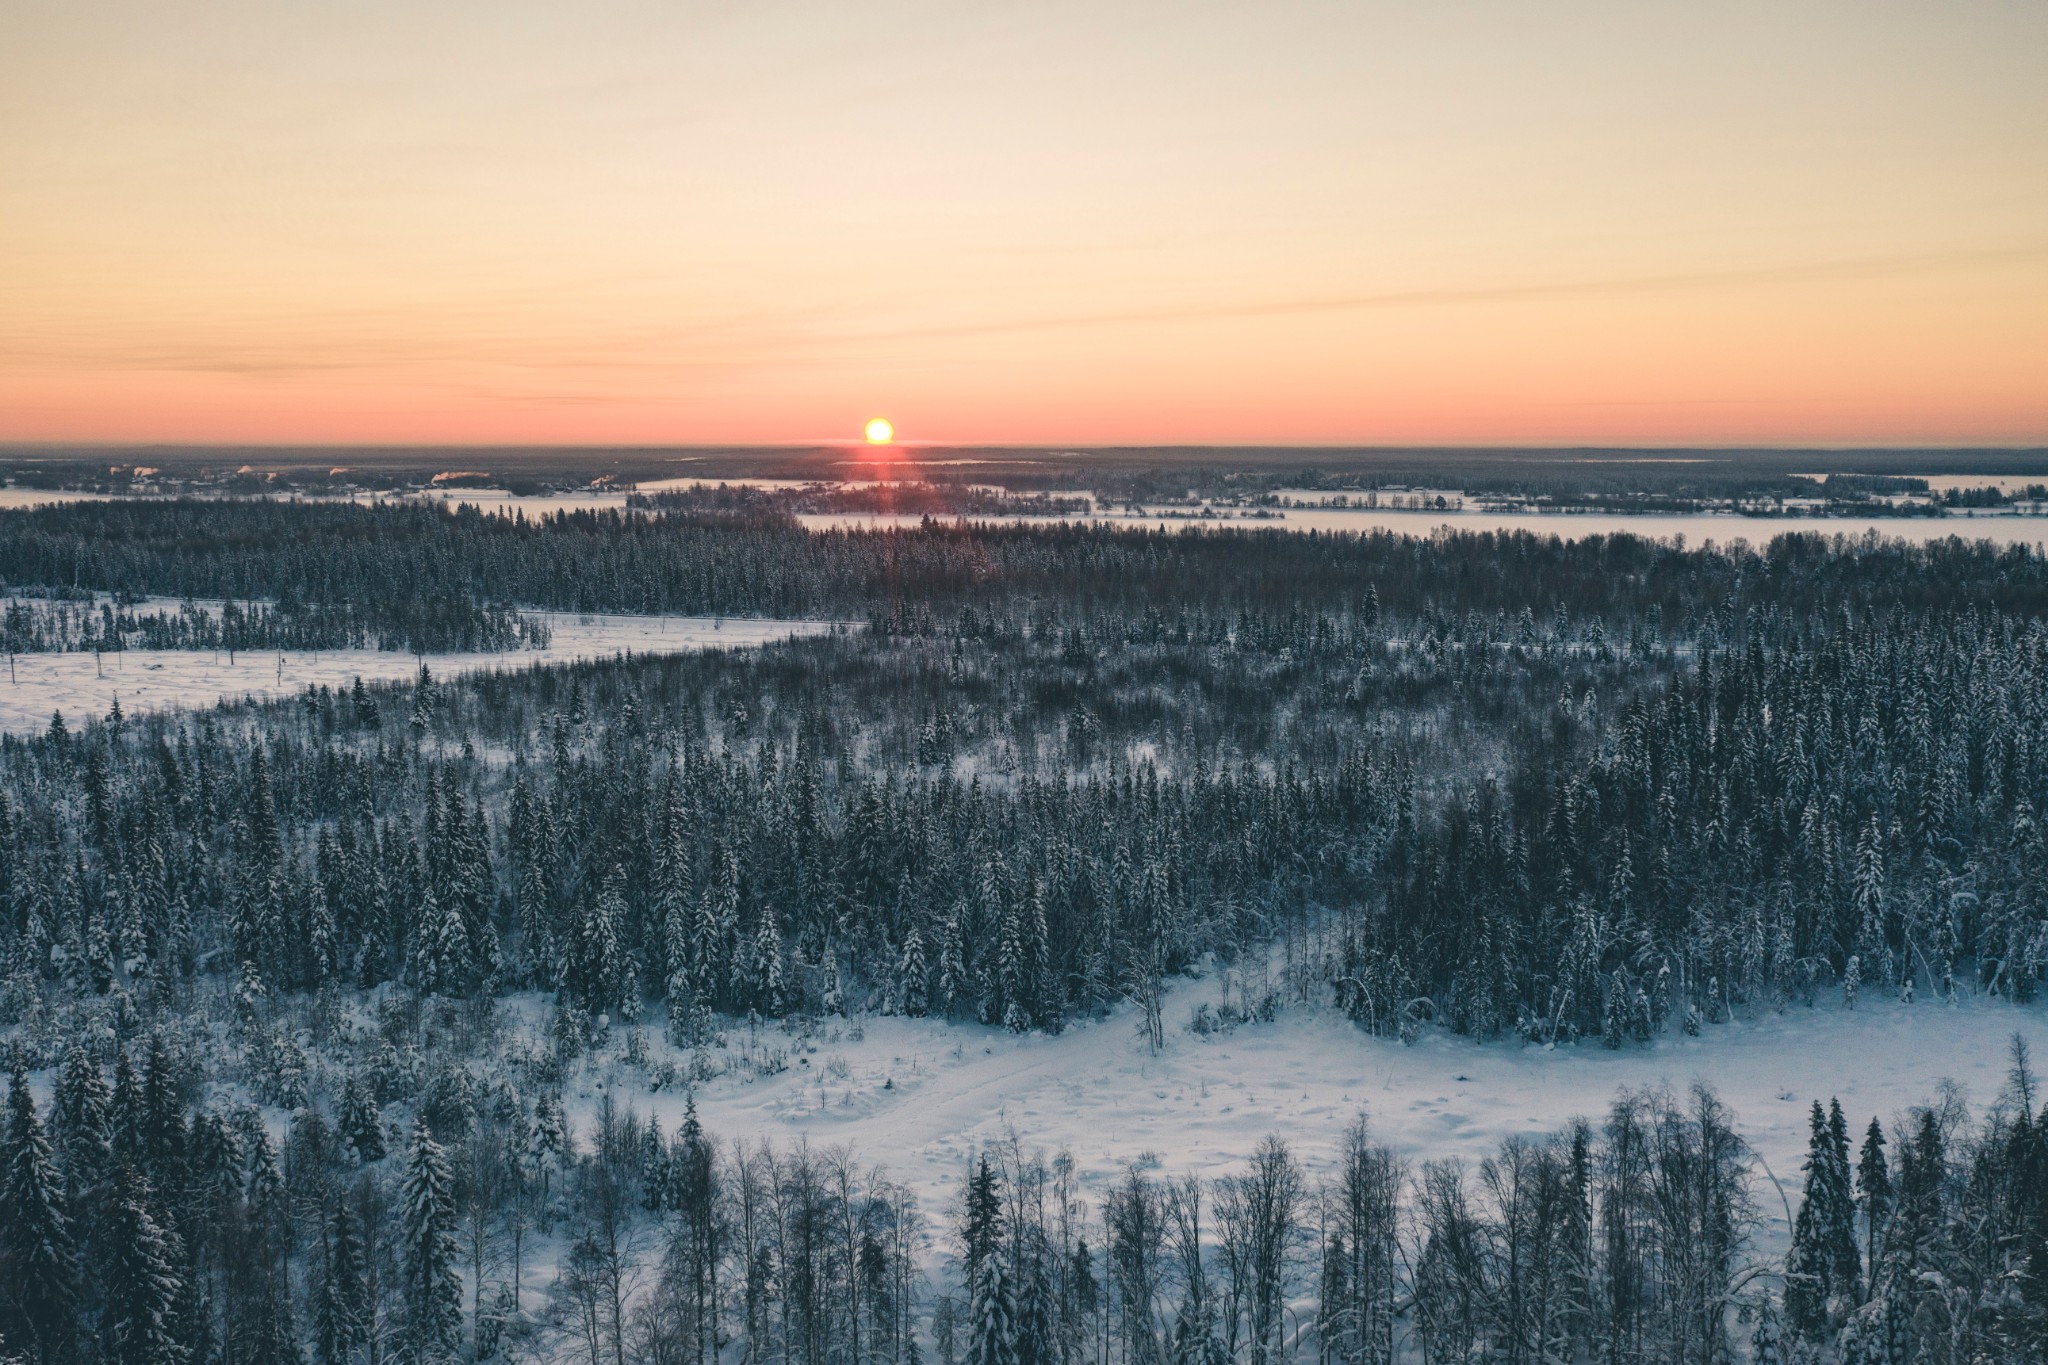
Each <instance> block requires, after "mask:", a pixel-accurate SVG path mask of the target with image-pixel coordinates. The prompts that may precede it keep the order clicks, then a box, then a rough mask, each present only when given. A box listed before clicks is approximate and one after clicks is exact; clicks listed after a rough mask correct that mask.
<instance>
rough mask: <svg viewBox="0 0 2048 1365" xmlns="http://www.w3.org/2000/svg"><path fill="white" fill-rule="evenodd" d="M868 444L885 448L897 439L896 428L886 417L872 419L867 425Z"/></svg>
mask: <svg viewBox="0 0 2048 1365" xmlns="http://www.w3.org/2000/svg"><path fill="white" fill-rule="evenodd" d="M867 435H868V444H869V445H871V446H885V445H887V444H889V442H891V441H893V440H895V439H896V428H895V427H894V426H893V425H891V424H890V422H889V419H888V418H886V417H870V418H869V419H868V425H867Z"/></svg>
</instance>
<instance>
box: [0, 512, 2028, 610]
mask: <svg viewBox="0 0 2048 1365" xmlns="http://www.w3.org/2000/svg"><path fill="white" fill-rule="evenodd" d="M1730 529H1731V531H1734V532H1739V531H1741V530H1742V529H1743V528H1742V526H1741V524H1740V523H1736V524H1733V525H1731V528H1730ZM0 581H5V582H11V583H33V584H45V585H55V586H58V587H63V588H76V589H92V590H98V591H104V592H111V593H119V594H126V595H129V596H131V597H141V596H147V595H157V596H167V597H176V598H199V599H213V600H235V601H242V602H249V601H266V602H271V603H275V604H276V609H277V610H278V611H280V612H290V611H293V610H296V609H298V608H299V607H300V606H301V605H302V604H303V605H314V604H317V605H322V606H344V605H347V606H352V607H353V608H354V609H355V610H356V611H357V612H358V613H359V614H360V615H362V616H363V617H364V618H365V619H368V620H373V621H390V622H392V623H394V624H395V625H401V626H402V625H405V624H406V623H410V622H418V623H419V625H420V630H421V632H422V633H423V634H424V633H431V632H432V631H433V630H437V629H442V628H444V627H442V626H439V625H437V624H436V623H438V622H442V621H443V620H444V619H445V618H446V617H447V616H448V615H449V614H454V615H455V616H461V615H462V614H464V613H470V614H474V613H478V612H481V611H482V609H483V608H484V607H485V606H487V605H496V606H515V607H516V606H524V607H551V608H557V609H562V610H569V611H623V612H682V613H689V614H704V615H712V614H716V615H734V616H777V617H830V618H838V619H846V618H856V619H858V618H869V619H891V620H900V619H918V618H920V617H923V616H927V615H929V614H931V613H934V612H936V613H951V612H953V611H957V610H958V609H959V608H961V607H963V606H966V605H976V606H979V605H985V604H1000V605H1004V606H1005V607H1006V608H1013V607H1015V606H1018V605H1020V604H1023V603H1026V602H1029V603H1032V604H1034V605H1035V606H1036V607H1037V609H1039V610H1041V611H1043V612H1047V613H1052V614H1055V615H1058V616H1060V617H1062V618H1067V619H1073V618H1085V617H1086V616H1087V615H1088V614H1090V613H1092V612H1098V611H1107V612H1115V613H1124V614H1129V613H1144V612H1148V611H1157V612H1169V613H1170V612H1174V611H1179V610H1183V609H1203V610H1232V609H1236V608H1240V607H1245V608H1258V609H1261V610H1274V609H1282V608H1290V607H1293V608H1300V609H1302V610H1307V611H1317V612H1332V611H1361V610H1364V609H1365V604H1366V600H1367V597H1368V596H1369V595H1376V597H1377V599H1378V601H1379V602H1380V603H1382V604H1383V605H1384V606H1385V607H1386V608H1387V609H1389V610H1391V611H1394V612H1397V613H1399V614H1402V615H1404V616H1411V617H1419V616H1421V615H1423V614H1424V613H1426V612H1429V611H1450V612H1463V611H1502V612H1506V613H1509V614H1510V615H1513V614H1518V613H1520V612H1523V611H1534V612H1537V613H1540V614H1548V613H1549V612H1551V611H1552V610H1553V609H1554V608H1556V607H1557V606H1559V605H1562V606H1563V607H1565V608H1566V609H1567V610H1569V611H1571V612H1572V613H1574V614H1575V615H1578V616H1583V617H1591V616H1602V617H1605V618H1607V619H1608V620H1609V621H1610V622H1614V623H1616V624H1617V625H1620V624H1621V623H1625V622H1626V621H1629V620H1648V619H1650V618H1652V617H1657V618H1660V619H1661V620H1662V621H1663V622H1664V623H1665V624H1666V627H1667V628H1668V629H1674V630H1675V629H1679V628H1681V627H1682V625H1683V623H1686V622H1688V621H1691V622H1697V621H1699V620H1701V619H1703V618H1704V617H1705V615H1706V614H1708V613H1709V612H1711V611H1713V610H1715V609H1716V608H1717V607H1718V606H1719V604H1720V603H1721V602H1723V601H1724V600H1729V599H1739V600H1740V601H1741V602H1742V603H1743V604H1744V609H1748V608H1750V607H1754V608H1757V609H1766V608H1773V607H1775V608H1780V609H1784V610H1787V611H1792V612H1795V613H1797V614H1799V615H1801V616H1809V615H1812V614H1814V613H1816V612H1824V611H1825V610H1826V609H1828V608H1830V607H1834V606H1840V607H1848V608H1851V609H1861V608H1866V607H1868V608H1877V609H1881V610H1890V609H1892V608H1894V607H1903V608H1905V609H1908V610H1916V611H1926V610H1946V611H1953V612H1967V611H1970V610H1973V609H1975V608H1978V607H1989V608H1995V609H1997V610H2001V611H2016V612H2020V613H2022V614H2027V615H2033V614H2038V613H2040V612H2042V611H2043V610H2044V608H2048V561H2044V560H2043V558H2042V557H2041V555H2039V554H2038V553H2036V552H2035V551H2033V550H2031V549H2029V548H2027V547H2024V546H2014V547H2006V548H1999V547H1994V546H1991V545H1989V544H1987V543H1983V542H1965V541H1962V540H1949V541H1943V542H1936V543H1932V544H1928V545H1924V546H1909V545H1904V544H1897V543H1885V542H1879V541H1877V540H1876V539H1875V538H1872V539H1871V540H1869V541H1868V542H1867V543H1852V542H1845V541H1830V540H1825V539H1822V538H1819V537H1805V538H1799V537H1780V538H1778V539H1776V540H1774V541H1772V542H1771V543H1770V544H1769V546H1768V547H1767V548H1762V549H1759V550H1752V551H1750V552H1747V553H1742V554H1724V555H1702V554H1696V553H1690V552H1687V551H1682V550H1679V549H1676V548H1673V547H1672V546H1670V545H1665V544H1660V543H1657V542H1654V541H1647V540H1642V539H1638V538H1636V537H1632V536H1626V535H1623V536H1611V537H1592V538H1589V539H1585V540H1579V541H1564V540H1561V539H1558V538H1556V537H1547V536H1537V535H1531V534H1526V533H1512V534H1510V533H1502V534H1481V535H1445V536H1441V537H1437V538H1433V539H1414V538H1411V537H1407V536H1403V535H1396V534H1392V533H1384V532H1379V533H1372V534H1367V535H1349V534H1314V533H1311V534H1299V533H1294V532H1289V531H1281V530H1247V529H1205V530H1200V531H1180V530H1173V531H1145V530H1133V529H1118V528H1112V527H1105V526H1080V525H1059V526H1052V527H1046V526H1041V525H1036V524H1031V525H972V526H961V525H958V524H953V523H944V524H940V523H934V524H931V525H924V526H915V527H905V528H896V529H849V530H833V531H824V532H815V533H813V532H806V531H805V530H804V529H803V527H802V526H801V525H800V524H799V523H798V522H797V521H796V519H795V517H794V516H792V515H790V514H789V513H788V512H786V511H784V510H781V509H779V508H773V507H769V508H758V509H742V510H734V511H687V512H685V511H674V512H666V513H658V514H653V515H650V514H647V513H643V512H603V511H594V512H593V511H581V512H558V513H554V514H551V515H549V516H547V517H545V518H542V519H539V520H537V521H528V520H525V519H523V518H510V519H508V518H503V517H495V516H486V515H484V514H482V513H480V512H477V511H475V510H474V509H470V508H463V509H459V510H454V511H450V510H447V509H445V508H441V507H427V506H378V507H364V506H356V505H352V504H333V503H320V504H293V503H282V502H218V501H216V502H143V501H136V502H99V503H74V504H70V505H67V506H60V507H48V508H39V509H35V510H33V511H14V512H5V513H0ZM1624 628H1625V627H1624Z"/></svg>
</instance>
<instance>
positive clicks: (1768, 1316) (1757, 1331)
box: [1749, 1293, 1786, 1365]
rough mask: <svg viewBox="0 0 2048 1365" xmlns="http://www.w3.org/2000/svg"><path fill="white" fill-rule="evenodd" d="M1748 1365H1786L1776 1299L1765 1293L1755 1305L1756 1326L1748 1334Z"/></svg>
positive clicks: (1775, 1296)
mask: <svg viewBox="0 0 2048 1365" xmlns="http://www.w3.org/2000/svg"><path fill="white" fill-rule="evenodd" d="M1749 1360H1750V1365H1786V1360H1785V1336H1784V1330H1783V1324H1782V1323H1780V1321H1779V1319H1778V1298H1777V1295H1775V1294H1770V1293H1766V1294H1765V1295H1764V1297H1763V1301H1762V1302H1761V1303H1759V1304H1758V1305H1757V1309H1756V1326H1755V1327H1754V1328H1753V1329H1752V1330H1751V1331H1750V1334H1749Z"/></svg>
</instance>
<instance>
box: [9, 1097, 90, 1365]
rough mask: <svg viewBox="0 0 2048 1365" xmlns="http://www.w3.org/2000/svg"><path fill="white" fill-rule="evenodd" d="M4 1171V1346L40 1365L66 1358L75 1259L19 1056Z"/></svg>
mask: <svg viewBox="0 0 2048 1365" xmlns="http://www.w3.org/2000/svg"><path fill="white" fill-rule="evenodd" d="M4 1136H5V1141H6V1150H5V1152H4V1153H0V1155H4V1157H5V1169H4V1171H0V1284H4V1285H5V1286H6V1292H5V1293H4V1294H0V1315H4V1316H0V1322H5V1324H6V1329H5V1330H6V1337H7V1339H8V1340H9V1341H10V1342H13V1343H15V1344H17V1345H19V1346H24V1347H27V1348H28V1349H31V1350H33V1351H35V1352H36V1354H37V1357H38V1358H39V1359H40V1360H41V1361H42V1362H43V1365H53V1363H54V1362H56V1361H60V1360H62V1359H64V1358H65V1356H66V1354H67V1352H68V1351H69V1349H70V1346H71V1343H72V1339H73V1314H74V1313H75V1312H76V1310H77V1304H78V1300H79V1289H80V1285H79V1267H78V1256H77V1252H76V1250H75V1247H74V1244H73V1242H72V1233H71V1221H70V1219H69V1218H68V1217H67V1215H66V1209H65V1204H64V1186H63V1180H62V1178H61V1176H60V1175H59V1173H58V1170H57V1165H56V1162H55V1161H54V1159H53V1158H52V1156H51V1151H50V1140H49V1137H48V1136H47V1135H46V1134H45V1133H44V1132H43V1124H42V1120H41V1119H40V1118H38V1117H37V1115H36V1106H35V1098H34V1096H32V1095H31V1094H30V1093H29V1088H28V1072H27V1069H26V1068H25V1067H24V1066H23V1065H22V1063H21V1060H20V1058H19V1057H17V1058H16V1059H15V1061H14V1067H13V1073H12V1075H11V1077H10V1078H9V1084H8V1092H7V1129H6V1133H5V1135H4Z"/></svg>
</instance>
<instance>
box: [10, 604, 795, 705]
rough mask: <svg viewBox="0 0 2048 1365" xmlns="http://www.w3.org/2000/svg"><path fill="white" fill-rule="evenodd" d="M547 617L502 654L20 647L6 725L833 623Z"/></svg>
mask: <svg viewBox="0 0 2048 1365" xmlns="http://www.w3.org/2000/svg"><path fill="white" fill-rule="evenodd" d="M529 614H531V615H534V616H538V617H540V618H541V619H543V620H545V621H546V622H547V624H548V628H549V630H550V631H551V632H552V638H551V639H550V641H549V644H548V647H547V648H546V649H523V650H513V651H509V652H506V653H502V654H429V655H426V656H425V658H424V660H422V659H421V658H420V657H419V656H416V655H413V654H408V653H405V652H404V651H391V650H378V649H343V650H285V651H282V652H279V651H274V650H273V651H264V650H258V651H255V652H253V653H250V652H243V653H238V654H236V655H234V656H233V658H232V659H230V657H229V655H228V654H227V652H226V651H224V650H223V651H218V652H216V651H213V650H201V649H131V650H124V651H121V652H118V653H108V654H102V655H98V656H94V655H92V654H17V655H15V656H14V657H13V659H12V660H11V661H10V662H9V671H7V672H4V673H0V732H11V733H16V734H20V733H26V732H33V731H38V730H41V729H42V728H43V727H44V726H46V725H48V724H49V723H50V713H51V712H52V711H62V712H63V713H64V718H65V722H66V723H67V724H69V725H71V726H73V727H74V728H75V727H76V726H77V724H78V722H79V721H81V720H82V719H84V718H86V717H88V716H104V715H105V714H106V713H107V711H108V709H109V708H110V707H111V706H112V705H113V703H114V698H116V697H119V698H120V699H121V709H122V710H123V711H125V712H127V713H128V714H130V715H134V714H136V713H138V712H142V711H161V710H168V709H172V708H176V707H206V706H212V705H213V704H214V703H215V702H217V701H221V700H223V699H227V700H234V699H239V698H245V697H247V698H256V699H261V698H265V697H277V696H290V695H292V694H294V693H297V692H301V691H304V690H305V689H306V688H307V687H309V686H319V685H321V684H325V685H326V686H328V687H336V688H342V687H347V686H349V685H350V684H352V683H353V682H354V681H355V680H356V679H357V678H358V677H360V678H361V679H362V680H363V681H364V682H368V683H374V682H399V681H403V680H405V679H409V678H412V677H414V676H416V675H417V674H418V672H419V667H420V664H421V663H422V662H425V664H426V665H427V667H429V668H430V669H432V670H433V672H434V676H435V677H437V678H450V677H459V676H461V675H463V674H469V673H486V672H490V671H492V670H494V669H507V668H526V667H529V666H531V665H533V664H543V663H545V664H560V663H574V662H578V661H581V660H588V659H597V658H605V657H608V656H611V655H614V654H620V653H630V654H669V653H684V652H687V651H690V650H697V649H737V648H746V647H750V646H755V645H764V644H770V643H773V642H776V641H780V640H786V639H790V638H793V637H796V636H802V635H817V634H823V633H825V632H828V631H830V630H832V629H833V627H834V623H833V622H830V621H764V620H750V619H743V618H738V617H708V616H604V615H582V614H578V613H574V612H533V613H529Z"/></svg>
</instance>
